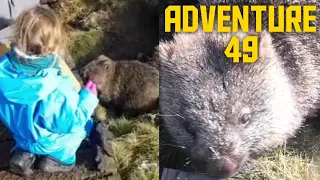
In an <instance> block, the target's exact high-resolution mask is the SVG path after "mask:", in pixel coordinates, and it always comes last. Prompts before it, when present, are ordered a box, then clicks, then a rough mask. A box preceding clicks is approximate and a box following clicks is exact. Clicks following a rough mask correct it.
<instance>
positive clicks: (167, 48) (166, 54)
mask: <svg viewBox="0 0 320 180" xmlns="http://www.w3.org/2000/svg"><path fill="white" fill-rule="evenodd" d="M176 46H177V45H176V44H175V43H172V42H160V44H159V46H158V52H159V57H160V59H162V60H164V61H165V60H169V59H170V58H171V56H172V55H173V54H174V52H175V51H176Z"/></svg>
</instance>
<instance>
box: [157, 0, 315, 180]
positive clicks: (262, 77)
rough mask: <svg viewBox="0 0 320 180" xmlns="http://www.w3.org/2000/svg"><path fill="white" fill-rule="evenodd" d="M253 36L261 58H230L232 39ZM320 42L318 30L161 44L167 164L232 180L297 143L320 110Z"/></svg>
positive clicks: (197, 36)
mask: <svg viewBox="0 0 320 180" xmlns="http://www.w3.org/2000/svg"><path fill="white" fill-rule="evenodd" d="M207 2H210V1H207ZM224 2H225V3H226V1H224ZM232 2H233V3H235V4H237V3H236V2H240V1H232ZM245 2H246V3H242V4H250V3H257V2H258V1H245ZM271 2H272V3H271ZM285 2H286V3H289V4H290V1H285ZM291 2H293V1H291ZM304 2H305V1H304ZM274 3H284V1H269V4H273V5H274ZM300 3H302V1H301V2H300ZM209 4H210V3H209ZM238 4H240V3H238ZM263 4H266V1H264V3H263ZM317 4H319V1H317ZM265 15H266V14H265ZM318 15H319V13H318V12H317V16H318ZM250 22H255V19H253V17H252V16H250ZM263 24H264V27H266V25H267V21H266V18H264V21H263ZM314 24H316V25H317V24H319V18H317V23H314ZM250 29H253V28H252V27H251V28H250ZM264 29H265V28H264ZM248 35H257V36H258V39H259V40H258V47H259V48H258V49H259V57H258V60H257V61H256V62H255V63H252V64H245V63H241V62H240V63H233V62H232V59H230V58H227V57H226V56H225V54H224V51H225V49H226V47H227V45H228V43H229V42H230V39H231V37H232V36H237V37H238V38H239V39H240V41H241V42H242V39H243V38H244V37H246V36H248ZM319 42H320V36H319V31H318V27H317V32H316V33H269V32H266V31H265V30H264V31H263V32H261V33H257V32H254V31H250V32H248V33H244V32H238V33H217V32H216V30H215V31H214V32H212V33H204V32H203V31H202V30H201V29H199V30H198V31H197V32H195V33H176V34H174V35H173V40H172V41H167V42H164V41H163V42H160V45H159V51H160V52H159V54H160V63H161V66H160V72H161V73H160V82H161V84H160V95H161V98H160V127H161V128H160V131H161V135H160V136H161V144H160V154H161V155H160V157H161V160H160V163H161V164H160V166H161V167H162V168H164V167H168V168H176V169H182V170H187V171H193V172H198V173H205V174H208V175H210V176H212V177H215V178H225V177H231V176H233V175H235V174H236V173H237V172H239V169H241V167H243V165H244V163H245V162H248V161H249V160H251V159H254V158H256V157H257V156H259V155H262V154H263V153H264V152H266V151H269V150H272V149H273V148H275V147H278V146H279V145H281V144H282V143H284V142H285V141H286V140H287V139H288V138H290V137H293V136H294V135H295V133H296V131H297V130H298V129H299V128H300V127H301V125H302V123H303V122H304V121H305V119H306V118H307V117H308V116H311V115H313V114H314V113H315V110H316V109H317V108H318V107H317V105H318V104H319V98H320V96H319V95H320V78H319V77H320V58H319V57H320V45H319ZM168 156H169V157H168Z"/></svg>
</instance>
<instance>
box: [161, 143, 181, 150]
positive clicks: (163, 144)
mask: <svg viewBox="0 0 320 180" xmlns="http://www.w3.org/2000/svg"><path fill="white" fill-rule="evenodd" d="M161 145H164V146H172V147H178V148H181V149H185V148H186V147H185V146H178V145H174V144H161Z"/></svg>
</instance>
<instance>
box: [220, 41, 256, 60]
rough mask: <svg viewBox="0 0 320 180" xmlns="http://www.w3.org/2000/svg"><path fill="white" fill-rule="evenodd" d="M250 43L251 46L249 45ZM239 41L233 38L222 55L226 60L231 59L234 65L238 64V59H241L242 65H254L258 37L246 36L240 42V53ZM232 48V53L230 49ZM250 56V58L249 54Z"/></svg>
mask: <svg viewBox="0 0 320 180" xmlns="http://www.w3.org/2000/svg"><path fill="white" fill-rule="evenodd" d="M250 42H251V45H250ZM239 47H240V40H239V39H238V38H237V37H236V36H233V37H232V38H231V40H230V42H229V44H228V46H227V48H226V50H225V51H224V54H225V55H226V56H227V57H228V58H233V62H234V63H238V62H239V61H240V57H241V56H243V57H242V61H243V63H254V62H256V61H257V60H258V36H247V37H245V38H244V39H243V41H242V52H244V53H243V54H242V53H241V52H240V50H239V49H240V48H239ZM232 48H233V52H231V49H232ZM248 53H250V54H251V57H250V56H249V54H248Z"/></svg>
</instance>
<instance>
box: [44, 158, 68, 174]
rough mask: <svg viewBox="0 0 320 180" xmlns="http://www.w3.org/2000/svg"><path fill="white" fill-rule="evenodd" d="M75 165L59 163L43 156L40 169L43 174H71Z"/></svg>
mask: <svg viewBox="0 0 320 180" xmlns="http://www.w3.org/2000/svg"><path fill="white" fill-rule="evenodd" d="M73 167H74V165H66V164H62V163H60V162H58V161H57V160H55V159H53V158H51V157H49V156H43V157H41V159H40V161H39V164H38V168H39V169H40V170H41V171H43V172H49V173H54V172H69V171H71V170H72V168H73Z"/></svg>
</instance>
